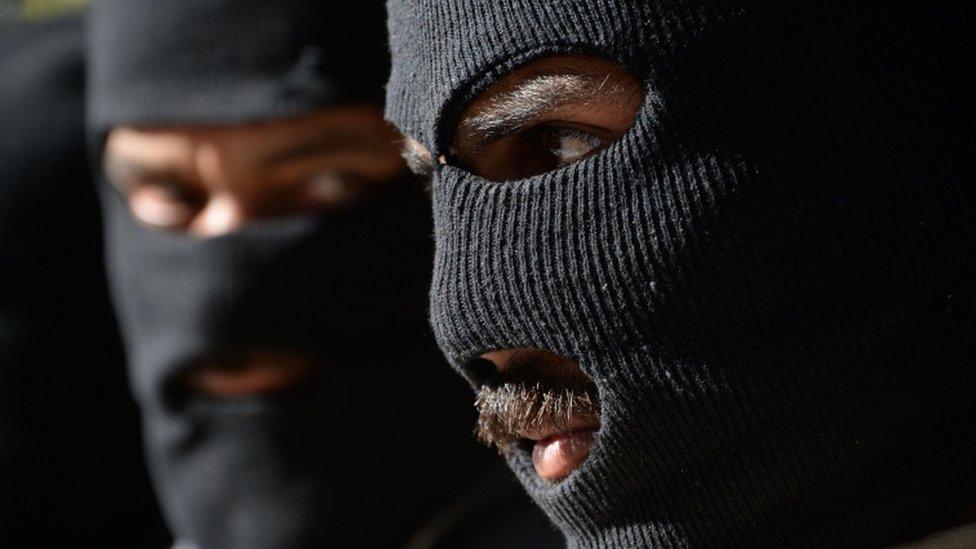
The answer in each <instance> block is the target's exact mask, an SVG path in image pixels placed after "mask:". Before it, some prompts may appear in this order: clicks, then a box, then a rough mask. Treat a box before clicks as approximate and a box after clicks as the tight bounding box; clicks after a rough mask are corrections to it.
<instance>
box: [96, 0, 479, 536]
mask: <svg viewBox="0 0 976 549" xmlns="http://www.w3.org/2000/svg"><path fill="white" fill-rule="evenodd" d="M90 22H91V32H90V35H91V36H90V46H91V54H90V55H91V67H92V71H91V93H90V98H89V99H90V103H89V116H90V131H91V134H92V139H93V143H94V146H95V151H94V152H95V153H96V155H97V156H99V157H100V155H101V152H102V150H101V149H102V147H103V146H104V140H105V135H106V133H107V132H108V131H109V130H110V129H111V128H113V127H117V126H121V125H128V126H136V127H140V126H157V127H158V126H166V125H171V124H172V125H178V124H205V125H224V124H231V125H232V124H241V123H247V122H253V121H268V120H278V119H281V118H285V117H295V116H301V115H304V114H308V113H311V112H313V111H315V110H316V109H320V108H322V107H326V106H330V105H340V104H344V103H346V102H363V101H374V102H378V101H379V100H380V98H381V96H382V83H383V79H384V78H385V75H386V71H387V68H388V61H387V56H386V49H385V37H384V34H383V7H382V5H380V4H378V3H376V2H330V3H320V2H312V1H274V2H267V1H264V0H226V1H211V2H197V1H188V0H178V1H174V0H158V1H152V2H131V1H130V0H105V1H99V2H95V3H94V6H93V10H92V13H91V18H90ZM98 161H99V160H96V162H98ZM100 188H101V191H102V195H103V204H104V207H105V215H106V218H107V219H106V223H107V233H108V234H107V250H108V255H109V259H108V265H109V275H110V282H111V285H112V289H113V294H114V298H115V301H116V305H117V309H118V312H119V316H120V324H121V326H122V329H123V336H124V339H125V342H126V347H127V353H128V356H129V360H130V364H131V365H130V368H131V377H132V383H133V387H134V391H135V393H136V396H137V399H138V402H139V403H140V405H141V408H142V414H143V423H144V428H145V430H146V444H147V449H148V453H149V458H150V462H151V463H150V465H151V474H152V476H153V480H154V482H155V484H156V487H157V490H158V492H159V493H160V497H161V500H162V504H163V507H164V512H165V513H166V516H167V519H168V520H169V522H170V524H171V526H172V528H173V529H174V530H175V534H176V536H177V537H178V538H180V539H182V540H185V541H188V542H190V543H193V544H195V545H196V546H198V547H200V548H201V549H220V548H234V549H241V548H275V549H286V548H296V547H326V546H336V547H339V546H342V547H350V546H352V547H355V546H367V547H369V546H380V547H385V546H392V545H394V544H395V543H396V542H397V541H402V540H403V539H405V538H406V536H407V534H408V533H409V532H408V531H409V529H410V528H412V527H413V525H414V522H415V521H416V520H418V519H420V518H421V515H422V514H423V513H424V512H425V510H426V509H427V507H428V506H429V505H431V504H432V502H433V501H434V500H435V499H436V498H438V497H440V495H441V494H442V492H445V491H447V490H448V489H449V488H450V487H451V486H452V485H453V484H454V483H456V482H457V480H458V479H459V478H462V476H463V475H464V474H465V471H466V470H467V468H468V466H469V465H470V461H471V460H470V459H468V458H469V453H470V452H472V451H475V450H476V448H473V447H474V446H475V445H473V444H472V443H471V442H470V437H469V435H468V434H467V433H466V432H465V427H462V426H461V425H463V423H464V420H462V419H461V418H463V417H464V416H465V414H464V413H463V412H462V413H460V414H451V415H449V414H447V413H446V411H449V410H464V406H465V405H464V404H463V403H464V401H465V398H464V390H463V387H456V386H455V384H456V380H455V379H453V376H451V375H449V372H445V373H446V374H448V375H447V376H446V378H445V377H442V376H441V374H440V372H438V370H439V368H437V367H436V362H437V361H438V360H442V358H441V357H440V355H439V353H437V350H436V346H435V345H434V343H433V341H432V338H430V337H429V336H425V334H429V327H428V326H427V323H426V314H425V306H426V303H425V297H426V291H427V282H428V276H429V264H430V261H431V244H430V242H429V240H430V231H431V228H430V220H429V217H430V216H429V203H428V202H427V201H426V199H425V197H424V196H423V194H422V193H420V192H419V189H418V188H416V187H413V186H410V185H407V184H404V183H403V182H402V181H401V182H399V183H394V184H392V185H390V186H389V188H388V189H386V190H385V191H384V192H381V193H379V194H378V195H377V196H375V197H373V198H372V199H370V200H368V201H367V202H365V203H363V204H360V205H359V206H358V207H356V208H354V209H351V210H348V211H345V212H335V213H330V214H323V215H295V216H289V217H281V218H270V219H263V220H259V221H255V222H253V223H250V224H247V225H246V226H244V227H243V228H241V229H240V230H238V231H235V232H233V233H230V234H226V235H223V236H218V237H213V238H206V239H200V238H196V237H194V236H190V235H187V234H180V233H176V232H167V231H164V230H155V229H151V228H147V227H144V226H142V225H140V224H139V223H137V222H136V221H134V219H133V217H132V216H131V215H130V213H129V211H128V209H127V207H126V204H125V201H124V199H123V197H122V196H121V195H120V194H119V193H118V192H117V191H116V190H114V189H113V188H112V187H111V185H109V184H108V183H107V182H106V181H105V180H104V177H103V180H102V181H101V182H100ZM255 346H259V347H261V348H265V349H272V350H281V351H286V352H299V353H302V354H303V355H305V356H310V357H312V360H313V361H314V362H315V364H316V367H317V368H316V370H315V374H314V375H313V376H312V377H311V378H310V379H308V380H306V381H304V382H303V383H301V384H300V385H299V386H297V387H294V388H292V389H290V390H288V391H285V392H281V393H274V394H263V395H255V396H249V397H248V396H245V397H242V398H214V397H212V396H209V395H202V394H198V392H196V391H193V390H191V389H189V388H188V387H187V386H186V385H185V384H184V383H183V382H182V380H184V379H185V377H184V376H185V374H186V372H187V370H188V369H190V368H192V365H193V364H194V363H195V362H196V361H198V360H199V359H200V357H201V356H213V354H215V353H221V352H227V353H234V352H235V351H240V350H242V349H248V348H253V347H255ZM457 391H460V394H458V395H457V400H456V401H454V402H452V398H455V397H454V396H453V395H455V394H457V393H456V392H457ZM452 405H453V406H452ZM452 417H457V418H458V419H457V420H452ZM448 464H451V465H450V466H448ZM445 472H447V474H446V475H445V474H444V473H445ZM435 473H436V474H435Z"/></svg>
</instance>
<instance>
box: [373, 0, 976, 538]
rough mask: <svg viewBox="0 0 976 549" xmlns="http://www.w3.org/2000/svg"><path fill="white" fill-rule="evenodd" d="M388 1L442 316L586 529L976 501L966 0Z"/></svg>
mask: <svg viewBox="0 0 976 549" xmlns="http://www.w3.org/2000/svg"><path fill="white" fill-rule="evenodd" d="M389 8H390V36H391V46H392V52H393V72H392V77H391V81H390V84H389V87H388V95H387V100H388V103H387V115H388V117H389V118H390V120H392V121H393V122H395V123H396V124H397V125H398V126H399V128H400V129H401V131H402V132H403V133H404V134H405V135H406V136H407V137H408V138H411V139H410V141H408V146H407V153H408V155H410V157H411V159H412V164H413V165H414V166H416V167H418V168H421V169H425V170H426V171H428V172H430V173H432V174H433V187H432V189H433V200H434V217H435V239H436V257H435V272H434V280H433V287H432V290H431V296H432V300H433V301H432V311H431V316H432V322H433V327H434V330H435V334H436V336H437V338H438V340H439V343H440V345H441V347H442V349H443V350H444V352H445V353H446V355H447V357H448V359H449V360H450V362H451V363H452V364H453V365H454V366H455V367H456V368H458V369H460V370H461V371H462V372H463V373H464V374H465V375H466V377H467V378H468V380H469V381H470V382H471V383H472V384H473V385H474V386H475V387H476V388H477V389H478V390H479V393H478V399H477V402H478V406H479V408H480V413H481V415H480V418H479V422H478V431H479V434H480V436H481V438H482V439H483V440H485V441H487V442H489V443H492V444H495V445H497V446H498V447H499V449H500V450H501V451H502V453H504V454H505V455H506V456H507V458H508V461H509V463H510V465H511V466H512V468H513V469H514V470H515V471H516V473H517V474H518V475H519V477H520V478H521V480H522V482H523V484H524V485H525V487H526V489H527V490H528V491H529V492H530V494H531V495H532V496H533V498H534V499H535V500H536V501H537V502H538V504H539V505H540V506H541V507H542V508H543V509H544V510H545V511H546V513H547V514H548V515H549V516H550V518H552V520H553V521H554V522H555V523H556V524H557V525H558V526H559V528H560V529H561V530H562V532H563V533H564V534H565V536H566V538H567V540H568V542H569V544H570V546H572V547H645V546H655V547H788V546H803V547H848V546H850V547H878V546H885V545H890V544H895V543H901V542H905V541H908V540H913V539H917V538H919V537H921V536H925V535H927V534H931V533H933V532H938V531H940V530H943V529H949V528H952V527H954V526H956V525H958V524H961V523H965V522H967V521H972V520H973V516H972V514H967V512H966V510H967V508H971V506H973V505H974V504H976V467H974V466H973V465H974V463H976V461H974V458H976V429H974V428H973V425H974V424H976V398H974V394H976V384H974V379H976V361H974V346H976V332H974V315H973V310H974V297H973V288H974V282H976V276H974V275H976V273H974V261H976V249H974V235H976V230H974V218H976V216H974V214H973V212H974V210H976V200H974V195H976V186H974V182H973V174H974V171H973V161H974V154H973V151H972V139H971V136H970V135H969V133H970V126H969V124H970V122H968V121H971V120H972V117H971V114H972V109H971V104H972V79H971V77H970V76H971V74H972V70H973V58H972V51H973V50H972V43H971V35H970V32H969V31H970V30H971V29H969V28H968V25H967V24H966V22H969V21H971V20H972V13H971V11H972V8H971V7H970V3H966V4H965V5H964V4H963V3H961V2H957V3H951V2H950V3H940V4H939V5H938V6H925V7H921V6H916V5H913V4H912V5H910V4H909V3H903V2H884V3H882V2H869V3H862V2H855V3H853V4H845V5H844V6H843V7H838V5H837V4H835V3H823V2H799V3H797V2H785V3H784V2H761V1H755V2H753V1H729V2H692V1H663V2H650V1H639V2H635V1H632V0H560V1H553V2H536V1H532V0H511V1H505V2H500V1H495V0H490V1H489V0H392V1H391V2H390V3H389ZM963 75H966V76H963ZM974 531H976V530H974V529H973V528H972V527H970V529H969V530H968V533H967V531H962V533H959V532H956V533H955V534H948V535H950V536H952V535H955V536H956V537H957V539H967V540H968V545H966V546H970V547H971V546H976V545H974V544H976V537H974V534H973V533H974ZM933 543H940V542H933ZM954 547H955V545H954Z"/></svg>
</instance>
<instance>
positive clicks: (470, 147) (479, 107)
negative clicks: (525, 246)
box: [448, 54, 644, 181]
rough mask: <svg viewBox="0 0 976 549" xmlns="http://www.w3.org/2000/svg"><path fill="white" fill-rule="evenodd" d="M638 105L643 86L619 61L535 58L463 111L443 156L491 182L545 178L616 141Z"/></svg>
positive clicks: (631, 118) (589, 57)
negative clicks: (550, 172)
mask: <svg viewBox="0 0 976 549" xmlns="http://www.w3.org/2000/svg"><path fill="white" fill-rule="evenodd" d="M643 102H644V88H643V85H642V84H641V82H640V81H638V80H637V78H636V77H635V76H634V75H632V74H631V73H630V72H629V71H628V70H627V69H626V68H625V67H624V66H622V65H620V64H619V63H616V62H614V61H611V60H608V59H602V58H598V57H592V56H586V55H574V54H567V55H554V56H551V57H545V58H540V59H536V60H535V61H533V62H531V63H529V64H527V65H525V66H523V67H521V68H519V69H516V70H514V71H513V72H511V73H509V74H508V75H506V76H504V77H502V78H501V79H499V80H498V81H496V82H495V83H494V84H492V85H491V86H489V87H488V89H486V90H484V91H482V92H481V93H480V94H478V95H477V96H476V97H475V98H474V99H473V100H472V101H471V102H470V103H469V104H468V105H467V106H465V107H464V110H463V112H462V113H461V116H460V117H459V120H458V123H457V126H456V127H455V128H454V135H453V136H452V144H451V149H450V155H449V157H448V158H449V161H450V163H454V164H456V165H458V166H459V167H462V168H464V169H466V170H468V171H470V172H472V173H475V174H477V175H479V176H481V177H484V178H485V179H488V180H491V181H513V180H518V179H524V178H527V177H531V176H534V175H539V174H542V173H546V172H549V171H552V170H556V169H559V168H562V167H564V166H568V165H570V164H573V163H574V162H579V161H580V160H583V159H585V158H587V157H589V156H592V155H593V154H595V153H596V152H598V151H601V150H603V149H605V148H606V147H607V146H608V145H610V144H611V143H614V142H616V141H617V140H618V139H620V138H621V137H622V136H623V135H624V133H625V132H626V131H627V130H628V129H629V128H630V127H631V125H632V124H633V122H634V120H635V118H636V116H637V112H638V110H639V108H640V106H641V105H642V104H643Z"/></svg>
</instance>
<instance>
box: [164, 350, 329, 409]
mask: <svg viewBox="0 0 976 549" xmlns="http://www.w3.org/2000/svg"><path fill="white" fill-rule="evenodd" d="M317 370H318V368H317V366H316V363H315V362H314V361H312V360H311V359H310V358H309V357H308V356H306V355H305V354H303V353H299V352H294V351H283V350H272V349H251V350H245V351H224V352H212V353H208V354H207V355H206V356H203V357H201V358H198V359H196V360H194V361H193V362H192V363H191V364H190V365H189V366H188V367H187V368H186V370H185V371H184V372H183V374H182V375H180V376H179V382H178V383H179V386H180V388H181V389H182V390H183V391H184V392H186V393H187V394H192V395H199V396H203V397H205V398H207V399H213V400H227V399H239V398H248V397H258V396H265V395H274V394H282V393H286V392H294V391H297V390H300V389H301V388H303V387H307V386H309V385H310V384H311V383H312V381H313V378H314V377H315V375H316V373H317Z"/></svg>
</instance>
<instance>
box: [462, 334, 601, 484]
mask: <svg viewBox="0 0 976 549" xmlns="http://www.w3.org/2000/svg"><path fill="white" fill-rule="evenodd" d="M481 358H482V359H483V360H484V361H486V362H487V363H489V364H490V365H491V366H490V368H488V370H487V374H486V375H484V376H483V377H482V379H483V380H484V381H483V383H482V385H481V388H480V389H479V393H478V397H477V398H476V401H475V406H476V408H477V409H478V411H479V419H478V427H477V428H476V430H475V433H476V435H477V436H478V439H479V440H481V441H482V442H484V443H486V444H488V445H490V446H496V447H497V448H498V449H499V451H500V452H501V453H502V454H503V455H506V454H509V453H510V452H512V451H517V452H523V453H524V454H525V455H526V456H531V460H532V465H533V467H534V468H535V472H536V474H538V475H539V477H540V478H542V479H544V480H547V481H550V482H559V481H562V480H563V479H565V478H566V477H567V476H569V475H570V474H571V473H572V472H573V471H575V470H576V469H578V468H579V467H580V466H581V465H582V464H583V462H584V461H586V459H587V457H589V455H590V450H591V449H592V448H593V444H594V442H595V440H596V436H597V431H598V430H599V428H600V403H599V396H598V394H597V389H596V385H595V384H594V383H593V382H592V381H591V380H590V379H589V378H588V377H587V376H586V375H585V374H584V373H583V372H582V370H581V369H580V368H579V366H578V365H577V364H576V362H574V361H573V360H571V359H569V358H566V357H563V356H560V355H556V354H554V353H551V352H548V351H541V350H538V349H509V350H501V351H492V352H489V353H485V354H484V355H482V357H481ZM482 367H483V365H482ZM472 369H473V365H472ZM470 372H471V370H469V373H470ZM472 377H474V376H472Z"/></svg>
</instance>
